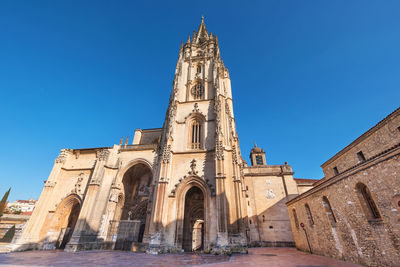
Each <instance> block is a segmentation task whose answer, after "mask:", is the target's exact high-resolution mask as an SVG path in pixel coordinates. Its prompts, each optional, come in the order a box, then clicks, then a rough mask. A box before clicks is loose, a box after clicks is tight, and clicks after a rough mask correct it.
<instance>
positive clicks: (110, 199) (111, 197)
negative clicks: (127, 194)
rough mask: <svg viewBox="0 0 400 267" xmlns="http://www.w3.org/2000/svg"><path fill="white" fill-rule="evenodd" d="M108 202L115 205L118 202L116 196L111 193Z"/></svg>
mask: <svg viewBox="0 0 400 267" xmlns="http://www.w3.org/2000/svg"><path fill="white" fill-rule="evenodd" d="M108 201H110V202H115V203H117V202H118V199H117V194H115V193H111V195H110V198H109V200H108Z"/></svg>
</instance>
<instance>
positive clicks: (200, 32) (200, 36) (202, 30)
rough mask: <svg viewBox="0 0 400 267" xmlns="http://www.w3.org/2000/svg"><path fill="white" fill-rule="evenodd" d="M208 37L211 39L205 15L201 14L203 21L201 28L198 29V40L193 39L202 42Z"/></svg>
mask: <svg viewBox="0 0 400 267" xmlns="http://www.w3.org/2000/svg"><path fill="white" fill-rule="evenodd" d="M208 39H209V35H208V31H207V28H206V25H205V24H204V16H201V23H200V26H199V29H198V30H197V34H196V40H193V41H195V42H196V43H202V42H204V41H206V40H208Z"/></svg>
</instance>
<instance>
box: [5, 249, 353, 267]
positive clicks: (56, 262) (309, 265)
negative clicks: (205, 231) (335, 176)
mask: <svg viewBox="0 0 400 267" xmlns="http://www.w3.org/2000/svg"><path fill="white" fill-rule="evenodd" d="M0 265H1V266H139V267H145V266H163V267H164V266H165V267H167V266H199V265H202V266H207V267H211V266H216V267H224V266H229V267H234V266H246V267H249V266H271V267H275V266H277V267H278V266H279V267H291V266H293V267H335V266H340V267H357V266H360V265H356V264H351V263H346V262H343V261H338V260H334V259H331V258H327V257H322V256H316V255H309V254H307V253H303V252H300V251H297V250H296V249H294V248H251V249H249V254H245V255H233V256H232V257H229V256H214V255H207V254H190V253H179V254H163V255H149V254H144V253H133V252H123V251H81V252H76V253H71V252H63V251H26V252H14V253H3V254H0Z"/></svg>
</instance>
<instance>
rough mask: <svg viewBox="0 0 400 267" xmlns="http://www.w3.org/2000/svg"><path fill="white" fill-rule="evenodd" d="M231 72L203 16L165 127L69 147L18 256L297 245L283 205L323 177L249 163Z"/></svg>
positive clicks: (183, 50)
mask: <svg viewBox="0 0 400 267" xmlns="http://www.w3.org/2000/svg"><path fill="white" fill-rule="evenodd" d="M232 99H233V98H232V90H231V81H230V76H229V71H228V69H227V67H226V66H225V65H224V63H223V61H222V58H221V51H220V47H219V45H218V38H217V36H216V35H214V34H213V33H211V32H208V31H207V29H206V26H205V23H204V19H203V18H202V20H201V24H200V26H199V28H198V30H197V31H195V32H194V33H193V36H192V37H190V36H189V38H188V40H187V42H186V43H182V45H181V47H180V51H179V56H178V62H177V64H176V69H175V76H174V79H173V84H172V89H171V96H170V99H169V105H168V109H167V112H166V115H165V121H164V124H163V125H162V128H155V129H136V130H135V134H134V138H133V141H132V142H131V143H130V142H129V140H128V139H126V140H123V139H121V141H120V142H119V144H114V145H113V146H109V147H97V148H83V149H62V150H61V153H60V154H59V156H58V157H57V158H56V160H55V163H54V166H53V168H52V170H51V173H50V175H49V177H48V179H47V180H46V181H45V183H44V188H43V191H42V193H41V196H40V198H39V201H38V203H37V205H36V208H35V210H34V212H33V214H32V216H31V218H30V220H29V222H28V223H27V225H26V226H25V229H24V230H23V233H22V235H21V236H20V237H19V238H18V241H17V242H16V243H15V248H14V250H25V249H43V250H49V249H65V250H67V251H78V250H87V249H116V250H130V251H146V252H148V253H163V252H174V251H204V252H208V253H227V252H246V251H247V247H248V246H293V245H294V238H293V233H292V230H291V223H290V219H289V214H288V210H287V207H286V205H285V203H286V202H287V201H289V200H291V199H293V198H294V197H296V196H297V195H299V194H301V193H303V192H305V191H307V190H309V189H311V188H312V187H313V186H312V185H313V182H315V180H308V179H296V178H293V174H294V172H293V170H292V167H291V166H290V165H289V164H288V163H286V162H285V163H284V164H282V165H268V164H267V161H266V157H265V152H264V150H263V149H262V148H260V147H257V145H255V146H254V148H253V149H252V150H251V153H250V162H249V163H250V164H247V162H246V161H245V160H244V159H243V157H242V154H241V151H240V147H239V138H238V135H237V132H236V125H235V117H234V113H233V100H232Z"/></svg>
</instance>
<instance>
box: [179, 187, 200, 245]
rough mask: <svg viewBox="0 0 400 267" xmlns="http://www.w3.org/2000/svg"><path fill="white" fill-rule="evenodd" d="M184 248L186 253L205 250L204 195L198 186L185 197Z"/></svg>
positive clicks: (191, 189)
mask: <svg viewBox="0 0 400 267" xmlns="http://www.w3.org/2000/svg"><path fill="white" fill-rule="evenodd" d="M182 248H183V250H184V251H186V252H190V251H198V250H202V249H203V248H204V194H203V192H202V191H201V189H200V188H198V187H197V186H193V187H192V188H190V189H189V190H188V191H187V193H186V196H185V210H184V221H183V244H182Z"/></svg>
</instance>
